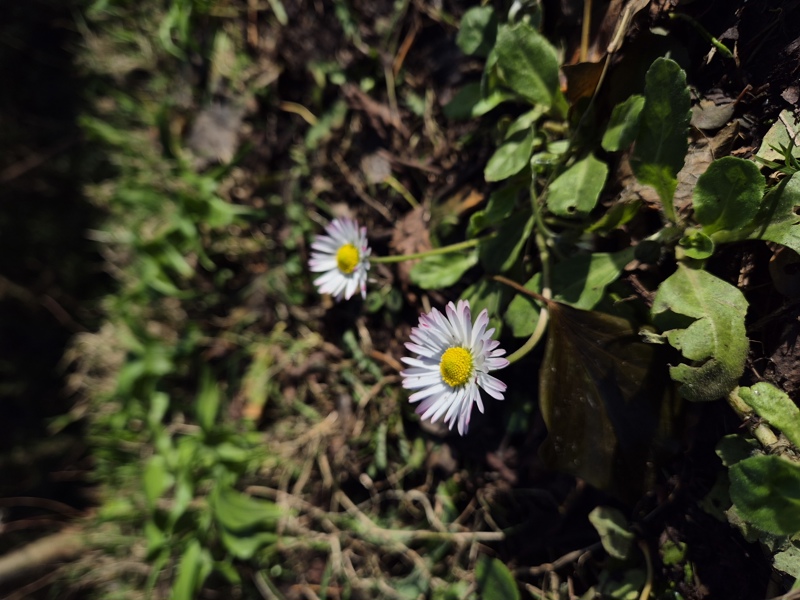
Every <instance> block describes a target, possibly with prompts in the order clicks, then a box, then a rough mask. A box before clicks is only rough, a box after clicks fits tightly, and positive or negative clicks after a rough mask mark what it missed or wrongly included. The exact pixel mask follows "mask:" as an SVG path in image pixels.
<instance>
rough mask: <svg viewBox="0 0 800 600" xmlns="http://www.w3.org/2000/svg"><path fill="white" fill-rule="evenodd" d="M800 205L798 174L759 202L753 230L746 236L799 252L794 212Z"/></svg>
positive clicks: (799, 222) (799, 229)
mask: <svg viewBox="0 0 800 600" xmlns="http://www.w3.org/2000/svg"><path fill="white" fill-rule="evenodd" d="M798 206H800V173H795V174H794V175H792V176H791V177H789V178H787V179H784V180H783V181H781V182H780V183H779V184H778V185H777V186H775V187H774V188H773V189H772V190H771V191H770V192H769V193H768V194H767V195H766V196H764V200H763V201H762V202H761V208H760V209H759V211H758V214H757V215H756V217H755V219H753V224H754V225H755V227H756V229H755V231H753V232H752V233H751V234H750V235H749V237H750V239H756V240H767V241H769V242H775V243H776V244H781V245H783V246H788V247H789V248H791V249H792V250H794V251H795V252H800V227H798V225H800V216H798V215H797V213H795V209H796V208H797V207H798Z"/></svg>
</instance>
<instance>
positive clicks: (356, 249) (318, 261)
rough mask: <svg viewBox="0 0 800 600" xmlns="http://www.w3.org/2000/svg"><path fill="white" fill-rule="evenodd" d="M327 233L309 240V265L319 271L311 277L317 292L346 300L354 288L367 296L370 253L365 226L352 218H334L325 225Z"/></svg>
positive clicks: (354, 291)
mask: <svg viewBox="0 0 800 600" xmlns="http://www.w3.org/2000/svg"><path fill="white" fill-rule="evenodd" d="M325 233H326V235H320V236H317V239H316V240H314V243H313V244H311V250H312V252H311V259H310V260H309V261H308V266H309V267H310V268H311V271H313V272H314V273H322V275H320V276H319V277H317V278H316V279H315V280H314V285H316V286H317V288H318V289H319V292H320V294H330V295H331V296H333V297H334V298H335V299H336V300H341V299H342V297H344V299H345V300H349V299H350V298H351V297H352V296H353V295H354V294H355V293H356V291H359V290H360V291H361V296H362V297H363V298H366V297H367V271H369V255H370V253H371V252H372V250H370V247H369V245H368V244H367V228H366V227H359V226H358V223H357V222H356V221H355V220H353V219H347V218H342V219H334V220H333V221H332V222H331V224H330V225H328V227H326V228H325Z"/></svg>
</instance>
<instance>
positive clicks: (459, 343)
mask: <svg viewBox="0 0 800 600" xmlns="http://www.w3.org/2000/svg"><path fill="white" fill-rule="evenodd" d="M445 312H446V313H447V314H446V316H445V315H443V314H442V313H441V312H439V311H438V310H436V309H435V308H434V309H433V310H432V311H431V312H430V313H429V314H424V315H422V316H421V317H420V318H419V326H418V327H414V328H412V329H411V342H407V343H406V348H408V349H409V350H410V351H411V352H414V353H416V354H417V357H416V358H403V359H402V360H403V362H404V363H406V364H407V365H408V366H409V367H410V368H409V369H406V370H405V371H403V372H401V373H400V375H402V377H403V387H404V388H406V389H409V390H418V391H416V392H414V393H413V394H411V396H410V398H409V400H410V401H411V402H419V403H420V404H419V406H418V407H417V409H416V412H417V414H418V415H420V416H421V417H422V418H423V419H430V420H431V422H432V423H435V422H436V421H438V420H439V419H440V418H441V417H444V422H445V423H446V424H447V425H448V427H449V428H450V429H453V425H455V424H458V433H460V434H461V435H464V434H465V433H467V429H468V428H469V417H470V413H471V412H472V405H473V403H474V404H477V405H478V410H480V411H481V412H483V401H482V400H481V393H480V389H481V388H482V389H483V390H484V391H485V392H486V393H487V394H489V395H490V396H491V397H492V398H495V399H497V400H502V399H503V392H505V391H506V384H505V383H503V382H502V381H500V380H499V379H497V378H495V377H492V376H491V375H489V372H490V371H495V370H497V369H502V368H503V367H506V366H508V361H507V360H506V359H505V358H501V357H502V356H503V355H504V354H505V353H506V352H505V350H502V349H501V348H498V346H499V345H500V342H497V341H495V340H493V339H492V334H493V333H494V329H489V330H487V329H486V326H487V325H488V324H489V313H488V311H487V310H486V309H483V310H482V311H481V314H479V315H478V319H477V320H476V321H475V324H474V325H473V323H472V313H471V312H470V308H469V302H467V301H466V300H459V301H458V305H454V304H453V303H452V302H450V303H449V304H448V305H447V309H446V311H445Z"/></svg>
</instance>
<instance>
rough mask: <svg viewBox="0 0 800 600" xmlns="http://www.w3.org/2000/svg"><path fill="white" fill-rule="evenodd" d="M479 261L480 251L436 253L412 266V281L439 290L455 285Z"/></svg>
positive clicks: (427, 288) (420, 285)
mask: <svg viewBox="0 0 800 600" xmlns="http://www.w3.org/2000/svg"><path fill="white" fill-rule="evenodd" d="M477 263H478V253H477V252H475V251H474V250H473V251H470V252H466V253H463V254H461V253H451V254H434V255H433V256H428V257H426V258H424V259H422V260H421V261H419V262H418V263H417V264H416V265H414V266H413V267H412V268H411V273H410V278H411V281H413V282H414V283H416V284H417V285H418V286H419V287H421V288H422V289H425V290H438V289H441V288H445V287H447V286H449V285H453V284H454V283H455V282H457V281H458V280H459V279H461V276H462V275H463V274H464V273H466V272H467V270H469V269H470V268H472V267H474V266H475V265H476V264H477Z"/></svg>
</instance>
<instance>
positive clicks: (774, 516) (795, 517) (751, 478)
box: [728, 455, 800, 535]
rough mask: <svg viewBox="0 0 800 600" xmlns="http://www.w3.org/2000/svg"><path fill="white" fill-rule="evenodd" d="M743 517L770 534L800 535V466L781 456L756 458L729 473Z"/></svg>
mask: <svg viewBox="0 0 800 600" xmlns="http://www.w3.org/2000/svg"><path fill="white" fill-rule="evenodd" d="M728 475H729V477H730V480H731V488H730V490H731V500H732V501H733V504H734V506H735V507H736V510H737V511H738V513H739V515H740V516H741V517H742V518H743V519H744V520H745V521H747V522H749V523H751V524H753V525H755V526H756V527H758V528H759V529H761V530H763V531H766V532H768V533H775V534H778V535H793V534H795V533H798V532H800V465H797V464H796V463H792V462H790V461H788V460H786V459H784V458H781V457H779V456H774V455H773V456H765V455H761V456H753V457H751V458H746V459H744V460H742V461H739V462H737V463H736V464H735V465H733V466H732V467H731V468H730V471H729V473H728Z"/></svg>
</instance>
